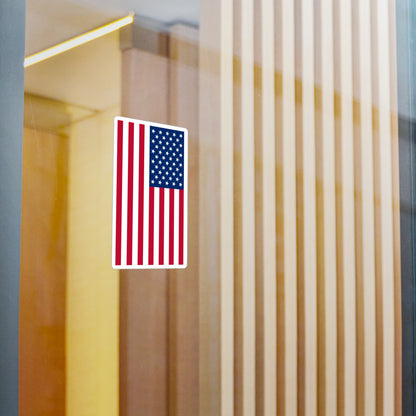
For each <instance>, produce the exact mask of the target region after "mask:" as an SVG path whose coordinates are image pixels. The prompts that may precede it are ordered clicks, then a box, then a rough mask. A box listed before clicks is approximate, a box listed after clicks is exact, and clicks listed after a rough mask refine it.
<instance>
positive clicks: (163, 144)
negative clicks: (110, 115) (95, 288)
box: [112, 117, 188, 269]
mask: <svg viewBox="0 0 416 416" xmlns="http://www.w3.org/2000/svg"><path fill="white" fill-rule="evenodd" d="M187 209H188V131H187V130H186V129H184V128H181V127H175V126H168V125H164V124H157V123H150V122H148V121H141V120H134V119H129V118H124V117H116V118H115V119H114V170H113V253H112V265H113V268H115V269H156V268H185V267H186V265H187V223H188V221H187V219H188V212H187Z"/></svg>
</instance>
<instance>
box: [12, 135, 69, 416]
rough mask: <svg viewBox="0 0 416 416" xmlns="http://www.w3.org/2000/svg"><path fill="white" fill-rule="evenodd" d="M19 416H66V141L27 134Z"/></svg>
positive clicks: (23, 203) (23, 204)
mask: <svg viewBox="0 0 416 416" xmlns="http://www.w3.org/2000/svg"><path fill="white" fill-rule="evenodd" d="M22 182H23V187H22V235H21V273H20V324H19V414H21V415H34V416H38V415H39V416H40V415H48V416H49V415H50V416H52V415H57V416H60V415H64V414H65V398H66V381H65V365H66V359H65V314H66V277H67V271H66V266H67V253H66V248H67V236H68V227H67V214H68V206H67V192H68V137H66V136H59V135H57V134H54V133H52V132H48V131H39V130H35V129H32V128H25V129H24V134H23V178H22Z"/></svg>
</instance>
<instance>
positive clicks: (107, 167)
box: [65, 106, 120, 416]
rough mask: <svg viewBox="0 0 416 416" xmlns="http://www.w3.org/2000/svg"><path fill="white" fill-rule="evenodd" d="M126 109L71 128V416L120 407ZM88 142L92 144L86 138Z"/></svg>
mask: <svg viewBox="0 0 416 416" xmlns="http://www.w3.org/2000/svg"><path fill="white" fill-rule="evenodd" d="M119 111H120V109H119V106H115V107H114V108H111V109H109V110H107V111H103V112H100V113H99V114H96V115H95V116H93V117H89V118H86V119H85V120H83V121H79V122H77V123H73V124H71V125H70V127H69V132H70V134H69V137H70V139H69V149H68V151H69V152H68V155H69V160H68V164H69V178H68V181H69V183H68V236H67V246H68V250H67V259H68V260H67V279H66V326H65V346H66V348H65V353H66V413H65V414H66V415H67V416H78V415H83V414H100V415H103V416H114V415H117V414H118V407H119V392H118V378H119V368H118V361H119V342H118V333H119V280H118V277H119V273H118V271H116V270H113V269H112V267H111V227H109V226H108V224H111V220H112V213H111V211H112V190H111V186H109V184H111V183H112V174H113V172H112V162H113V119H114V117H115V116H116V115H118V114H119ZM86 138H88V139H86Z"/></svg>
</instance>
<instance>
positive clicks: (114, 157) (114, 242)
mask: <svg viewBox="0 0 416 416" xmlns="http://www.w3.org/2000/svg"><path fill="white" fill-rule="evenodd" d="M117 143H118V120H117V119H114V153H113V154H114V156H113V250H112V251H113V253H112V263H113V267H115V266H116V208H117V203H116V199H117V160H118V155H117Z"/></svg>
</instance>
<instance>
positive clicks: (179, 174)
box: [149, 126, 185, 189]
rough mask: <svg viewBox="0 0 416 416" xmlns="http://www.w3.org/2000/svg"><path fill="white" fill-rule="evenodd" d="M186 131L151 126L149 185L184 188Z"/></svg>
mask: <svg viewBox="0 0 416 416" xmlns="http://www.w3.org/2000/svg"><path fill="white" fill-rule="evenodd" d="M184 155H185V139H184V133H183V132H182V131H178V130H172V129H166V128H162V127H156V126H150V158H149V161H150V163H149V186H154V187H158V188H170V189H183V188H184V179H185V178H184V164H185V163H184V160H185V159H184Z"/></svg>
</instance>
